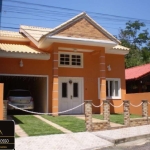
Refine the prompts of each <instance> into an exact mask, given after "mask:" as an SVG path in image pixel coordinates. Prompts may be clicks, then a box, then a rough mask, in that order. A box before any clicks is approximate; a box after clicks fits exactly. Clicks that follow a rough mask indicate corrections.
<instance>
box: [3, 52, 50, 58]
mask: <svg viewBox="0 0 150 150" xmlns="http://www.w3.org/2000/svg"><path fill="white" fill-rule="evenodd" d="M0 57H2V58H20V59H36V60H49V59H50V54H47V53H43V54H35V53H19V52H3V51H0Z"/></svg>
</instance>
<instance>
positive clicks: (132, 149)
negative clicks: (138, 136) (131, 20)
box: [100, 142, 150, 150]
mask: <svg viewBox="0 0 150 150" xmlns="http://www.w3.org/2000/svg"><path fill="white" fill-rule="evenodd" d="M100 150H150V142H147V143H145V144H143V145H136V146H113V147H110V148H102V149H100Z"/></svg>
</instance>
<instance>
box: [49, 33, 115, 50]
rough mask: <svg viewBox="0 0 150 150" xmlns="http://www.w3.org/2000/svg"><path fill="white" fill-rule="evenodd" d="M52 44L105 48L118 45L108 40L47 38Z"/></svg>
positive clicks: (63, 37)
mask: <svg viewBox="0 0 150 150" xmlns="http://www.w3.org/2000/svg"><path fill="white" fill-rule="evenodd" d="M46 38H47V39H49V40H50V41H52V42H60V43H74V44H82V45H93V46H94V45H95V46H104V47H110V48H111V47H114V46H116V45H117V44H116V43H115V42H113V41H108V40H95V39H85V38H73V37H65V36H50V35H48V36H47V37H46Z"/></svg>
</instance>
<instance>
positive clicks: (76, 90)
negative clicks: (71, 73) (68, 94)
mask: <svg viewBox="0 0 150 150" xmlns="http://www.w3.org/2000/svg"><path fill="white" fill-rule="evenodd" d="M73 97H78V83H73Z"/></svg>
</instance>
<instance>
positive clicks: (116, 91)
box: [115, 81, 119, 96]
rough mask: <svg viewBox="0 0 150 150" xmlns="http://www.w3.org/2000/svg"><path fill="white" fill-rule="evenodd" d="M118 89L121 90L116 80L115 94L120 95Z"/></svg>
mask: <svg viewBox="0 0 150 150" xmlns="http://www.w3.org/2000/svg"><path fill="white" fill-rule="evenodd" d="M118 90H119V86H118V81H115V96H119V94H118Z"/></svg>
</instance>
